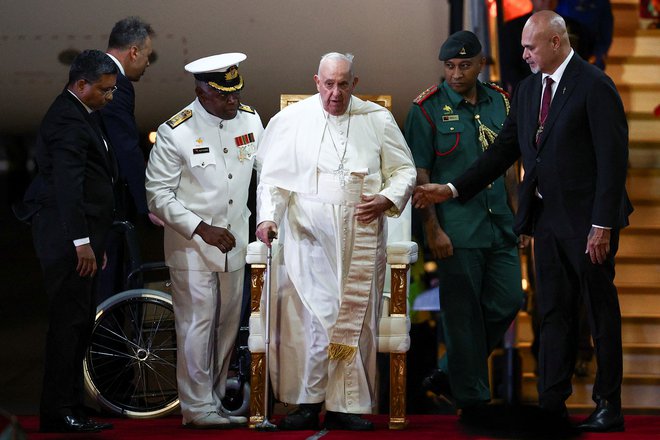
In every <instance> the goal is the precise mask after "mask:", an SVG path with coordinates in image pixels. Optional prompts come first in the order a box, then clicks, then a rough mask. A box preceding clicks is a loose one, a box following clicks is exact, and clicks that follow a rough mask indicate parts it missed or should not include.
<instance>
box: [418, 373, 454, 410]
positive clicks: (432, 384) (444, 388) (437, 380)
mask: <svg viewBox="0 0 660 440" xmlns="http://www.w3.org/2000/svg"><path fill="white" fill-rule="evenodd" d="M422 388H423V389H424V390H426V391H430V392H432V393H433V394H435V395H437V396H440V397H444V398H445V399H446V400H448V401H449V402H450V403H451V401H453V400H454V396H453V395H452V393H451V386H450V385H449V376H447V373H445V372H444V371H442V370H435V371H434V372H433V374H431V375H430V376H427V377H425V378H424V380H422Z"/></svg>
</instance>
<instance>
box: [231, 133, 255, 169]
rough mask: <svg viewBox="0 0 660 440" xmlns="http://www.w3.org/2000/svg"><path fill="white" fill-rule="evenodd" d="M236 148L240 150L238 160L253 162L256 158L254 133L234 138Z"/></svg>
mask: <svg viewBox="0 0 660 440" xmlns="http://www.w3.org/2000/svg"><path fill="white" fill-rule="evenodd" d="M234 141H235V142H236V147H237V148H238V160H240V161H241V162H243V161H244V160H246V159H247V160H251V159H252V158H253V157H254V152H255V145H254V133H246V134H243V135H241V136H236V137H235V138H234Z"/></svg>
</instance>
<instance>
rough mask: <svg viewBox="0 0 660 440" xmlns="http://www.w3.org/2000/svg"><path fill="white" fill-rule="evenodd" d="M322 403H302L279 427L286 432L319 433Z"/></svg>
mask: <svg viewBox="0 0 660 440" xmlns="http://www.w3.org/2000/svg"><path fill="white" fill-rule="evenodd" d="M322 406H323V404H322V403H301V404H300V405H298V408H297V409H296V410H294V411H292V412H291V413H289V414H287V415H286V416H285V417H284V418H283V419H282V420H281V421H280V423H279V424H278V425H277V427H278V428H279V429H282V430H284V431H305V430H312V431H317V430H318V429H319V413H320V412H321V407H322Z"/></svg>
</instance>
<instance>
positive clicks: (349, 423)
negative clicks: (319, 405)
mask: <svg viewBox="0 0 660 440" xmlns="http://www.w3.org/2000/svg"><path fill="white" fill-rule="evenodd" d="M323 427H324V428H325V429H343V430H345V431H373V430H374V424H373V422H371V421H370V420H367V419H363V418H362V417H360V416H359V415H357V414H349V413H341V412H335V411H326V413H325V419H324V420H323Z"/></svg>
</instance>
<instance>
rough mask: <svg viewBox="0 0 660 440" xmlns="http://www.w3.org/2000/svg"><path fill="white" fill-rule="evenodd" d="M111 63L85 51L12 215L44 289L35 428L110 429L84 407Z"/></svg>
mask: <svg viewBox="0 0 660 440" xmlns="http://www.w3.org/2000/svg"><path fill="white" fill-rule="evenodd" d="M116 77H117V66H116V65H115V64H114V63H113V62H112V60H111V59H110V58H109V57H108V56H107V55H106V54H104V53H103V52H101V51H98V50H87V51H84V52H82V53H81V54H80V55H78V56H77V57H76V58H75V60H74V61H73V64H72V65H71V69H70V70H69V82H68V84H67V86H66V88H65V89H64V91H63V92H62V93H61V94H60V95H59V96H58V97H57V98H56V99H55V101H54V102H53V104H52V105H51V107H50V109H49V110H48V112H47V113H46V116H45V117H44V119H43V121H42V123H41V127H40V129H39V134H38V137H37V151H36V160H37V165H38V169H39V171H38V174H37V176H36V177H35V180H34V181H33V182H32V184H31V185H30V187H29V188H28V190H27V192H26V195H25V199H24V204H23V205H22V207H21V209H18V210H17V214H19V216H20V217H21V219H22V220H27V221H30V222H31V223H32V233H33V238H34V246H35V249H36V253H37V257H38V258H39V262H40V263H41V268H42V270H43V274H44V284H45V286H46V293H47V295H48V319H49V327H48V334H47V338H46V356H45V364H44V369H45V371H44V382H43V390H42V396H41V410H40V418H41V431H43V432H96V431H100V430H101V429H107V428H111V427H112V426H111V425H109V424H105V423H99V422H96V421H93V420H91V419H88V418H87V416H86V415H85V413H84V410H83V395H84V394H83V393H84V391H83V357H84V355H85V351H86V349H87V346H88V345H89V339H90V336H91V332H92V325H93V323H94V315H95V311H96V307H95V302H94V292H93V286H94V277H95V274H96V272H97V270H98V268H99V267H101V266H102V263H103V254H104V245H105V240H106V236H107V233H108V231H109V229H110V226H111V225H112V221H113V218H114V208H115V202H114V182H115V181H116V179H117V165H116V160H115V157H114V154H113V152H112V145H111V144H110V142H109V141H108V139H107V136H106V135H105V134H104V132H103V129H102V127H101V124H100V119H99V118H98V116H97V111H98V110H99V109H100V108H101V107H103V106H104V105H106V104H107V103H108V102H109V101H110V100H112V93H113V91H114V90H115V81H116Z"/></svg>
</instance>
